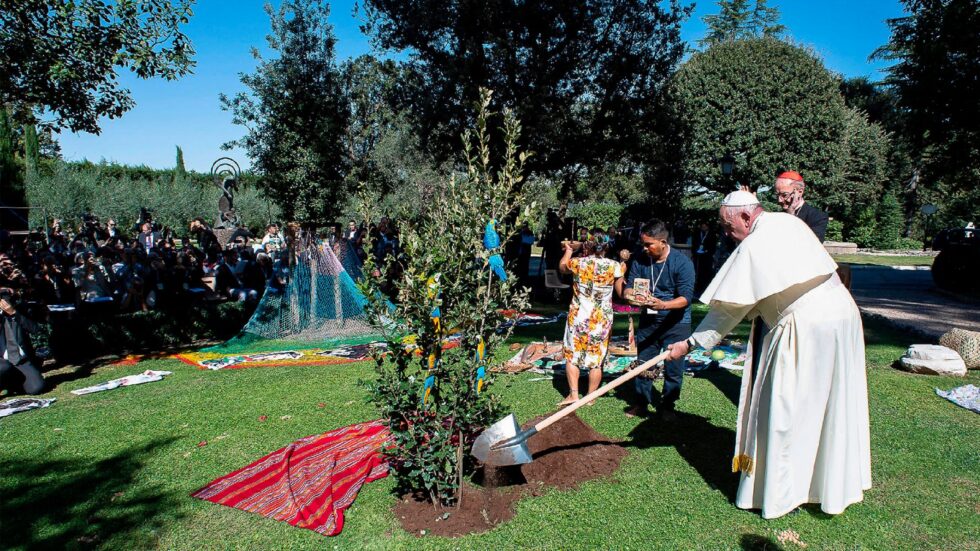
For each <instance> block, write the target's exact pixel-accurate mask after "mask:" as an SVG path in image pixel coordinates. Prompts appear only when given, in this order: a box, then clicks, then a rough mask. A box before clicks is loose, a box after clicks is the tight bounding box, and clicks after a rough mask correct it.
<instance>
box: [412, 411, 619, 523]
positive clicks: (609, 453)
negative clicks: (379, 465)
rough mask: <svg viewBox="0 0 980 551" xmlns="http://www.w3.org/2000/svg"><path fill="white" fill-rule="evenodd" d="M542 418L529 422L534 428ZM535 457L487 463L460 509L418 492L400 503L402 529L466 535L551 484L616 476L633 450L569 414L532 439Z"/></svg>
mask: <svg viewBox="0 0 980 551" xmlns="http://www.w3.org/2000/svg"><path fill="white" fill-rule="evenodd" d="M541 419H543V417H542V418H538V419H534V420H532V421H530V422H529V423H527V424H526V425H525V427H529V426H531V425H533V424H535V423H537V422H538V421H539V420H541ZM528 447H529V448H530V449H531V454H532V455H533V457H534V461H532V462H531V463H528V464H527V465H518V466H513V467H501V468H492V467H486V468H485V469H484V471H483V472H481V473H477V476H476V477H475V479H476V480H475V481H476V482H477V484H479V486H475V487H474V486H469V485H467V486H466V487H465V488H464V489H463V498H462V502H461V503H460V504H459V506H458V507H441V506H440V507H433V505H432V503H431V502H429V501H427V500H425V499H420V498H417V497H413V496H405V497H403V498H402V499H401V500H400V501H399V502H398V503H397V504H396V505H395V507H394V509H393V510H394V513H395V516H396V517H397V518H398V520H399V522H401V524H402V527H403V528H404V529H405V530H406V531H408V532H409V533H412V534H415V535H419V536H420V535H438V536H448V537H454V536H461V535H464V534H472V533H476V532H484V531H487V530H490V529H491V528H493V527H494V526H496V525H498V524H500V523H502V522H506V521H507V520H509V519H510V518H511V517H513V516H514V504H515V503H516V502H517V501H518V500H520V499H521V498H523V497H527V496H534V495H539V494H541V493H542V492H544V491H545V490H547V489H548V488H557V489H559V490H567V489H570V488H575V487H576V486H578V485H579V484H580V483H582V482H585V481H587V480H595V479H598V478H607V477H610V476H612V475H613V473H615V472H616V470H617V469H619V464H620V462H621V461H622V460H623V458H624V457H626V454H627V453H628V452H627V450H626V449H625V448H623V447H622V446H620V445H619V443H618V442H616V441H613V440H610V439H609V438H606V437H605V436H603V435H601V434H599V433H598V432H596V431H595V429H593V428H592V427H590V426H589V425H587V424H585V423H584V422H583V421H582V420H581V419H579V418H578V417H577V416H576V415H574V414H573V415H569V416H568V417H565V418H564V419H562V420H561V421H558V422H557V423H555V424H554V425H552V426H550V427H548V428H547V429H545V430H544V431H542V432H540V433H538V434H536V435H535V436H533V437H532V438H531V439H530V440H529V441H528Z"/></svg>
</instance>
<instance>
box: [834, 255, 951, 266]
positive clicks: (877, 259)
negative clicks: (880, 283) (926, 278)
mask: <svg viewBox="0 0 980 551" xmlns="http://www.w3.org/2000/svg"><path fill="white" fill-rule="evenodd" d="M833 257H834V261H835V262H837V263H838V264H865V265H869V266H932V261H933V260H934V259H935V258H934V257H932V256H886V255H877V254H835V255H833Z"/></svg>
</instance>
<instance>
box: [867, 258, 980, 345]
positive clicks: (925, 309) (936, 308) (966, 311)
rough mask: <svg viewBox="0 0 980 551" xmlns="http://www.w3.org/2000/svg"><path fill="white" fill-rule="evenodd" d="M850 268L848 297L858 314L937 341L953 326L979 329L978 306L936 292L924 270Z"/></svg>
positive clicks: (979, 315) (926, 269)
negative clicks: (881, 320) (850, 276)
mask: <svg viewBox="0 0 980 551" xmlns="http://www.w3.org/2000/svg"><path fill="white" fill-rule="evenodd" d="M911 268H915V267H909V266H902V267H895V268H891V267H888V266H852V267H851V270H852V274H853V275H852V282H851V294H852V295H853V296H854V301H855V302H857V305H858V307H859V308H860V309H861V311H862V312H864V313H866V314H871V315H878V316H882V317H884V318H886V319H887V320H889V321H890V322H892V323H893V324H894V325H897V326H901V327H904V328H907V329H911V330H913V331H915V332H918V333H920V334H921V335H923V336H924V337H928V338H930V339H933V340H938V339H939V337H940V336H941V335H942V334H943V333H945V332H946V331H949V330H950V329H952V328H954V327H959V328H962V329H968V330H971V331H977V330H980V305H978V304H976V303H971V302H964V301H960V300H957V299H956V298H954V297H951V296H949V295H945V294H943V293H941V292H940V291H938V290H937V289H936V287H935V285H934V284H933V282H932V271H931V270H929V269H928V268H927V267H918V268H919V269H911Z"/></svg>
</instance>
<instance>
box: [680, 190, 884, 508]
mask: <svg viewBox="0 0 980 551" xmlns="http://www.w3.org/2000/svg"><path fill="white" fill-rule="evenodd" d="M720 216H721V220H722V224H723V226H724V229H725V232H726V233H727V234H728V235H730V236H731V237H732V238H733V239H735V240H736V241H739V245H738V247H737V248H736V249H735V251H734V252H733V253H732V255H731V256H730V257H729V258H728V261H727V262H725V264H724V266H722V267H721V269H720V270H719V271H718V274H717V275H716V276H715V278H714V280H712V282H711V284H710V285H709V286H708V288H707V289H706V290H705V292H704V294H703V295H702V296H701V302H704V303H706V304H709V305H710V306H711V310H710V311H709V312H708V315H707V316H706V317H705V318H704V320H703V321H702V322H701V324H700V325H699V326H698V328H697V329H696V330H695V332H694V334H693V335H692V336H691V338H690V339H688V340H687V341H681V342H678V343H674V344H672V345H670V347H669V348H670V352H671V358H672V359H673V358H679V357H683V356H684V355H686V354H687V353H688V352H689V351H690V350H691V349H692V348H694V347H695V346H701V347H703V348H705V349H711V348H712V347H714V346H715V345H716V344H718V341H720V340H721V338H722V337H723V336H725V335H726V334H727V333H728V332H729V331H731V330H732V329H733V328H734V327H735V326H736V325H737V324H738V322H739V321H741V320H742V319H743V318H751V319H754V318H761V319H762V320H763V321H765V324H766V325H767V326H768V327H769V328H770V329H769V332H768V333H766V334H764V335H763V334H761V332H758V331H756V330H755V329H756V328H757V327H758V326H759V325H761V324H755V325H754V327H753V335H752V337H750V339H749V341H750V342H749V347H748V351H747V354H746V357H747V358H749V359H748V360H747V361H746V366H745V371H744V372H743V375H742V391H741V399H740V400H739V407H738V427H737V436H736V438H735V454H734V460H733V461H732V470H733V471H734V472H741V477H740V480H739V486H738V493H737V495H736V498H735V504H736V505H737V506H738V507H740V508H742V509H761V510H762V516H763V517H764V518H767V519H769V518H776V517H780V516H782V515H785V514H786V513H789V512H790V511H792V510H793V509H795V508H796V507H797V506H799V505H802V504H804V503H820V508H821V510H823V511H824V512H825V513H829V514H838V513H841V512H843V511H844V509H845V508H846V507H847V506H848V505H850V504H852V503H856V502H858V501H861V499H862V498H863V492H864V490H867V489H869V488H871V441H870V431H869V421H868V383H867V376H866V374H865V366H864V330H863V328H862V326H861V316H860V313H859V312H858V309H857V306H856V305H855V304H854V300H853V299H852V298H851V295H850V293H849V292H848V291H847V289H845V288H844V286H843V285H842V284H841V282H840V279H839V278H838V277H837V274H836V268H837V265H836V264H835V263H834V261H833V259H831V258H830V255H829V254H827V251H826V250H825V249H824V248H823V245H821V244H820V242H819V241H818V240H817V238H816V237H815V236H814V235H813V232H812V231H810V228H809V227H807V225H806V224H805V223H803V222H802V221H801V220H800V219H798V218H796V217H795V216H792V215H789V214H785V213H774V212H765V211H764V210H763V209H762V207H761V206H760V205H759V201H758V199H757V198H756V197H755V195H754V194H752V193H749V192H746V191H736V192H733V193H730V194H729V195H728V196H727V197H725V199H724V200H723V201H722V206H721V211H720ZM756 333H759V334H756ZM753 359H755V361H753Z"/></svg>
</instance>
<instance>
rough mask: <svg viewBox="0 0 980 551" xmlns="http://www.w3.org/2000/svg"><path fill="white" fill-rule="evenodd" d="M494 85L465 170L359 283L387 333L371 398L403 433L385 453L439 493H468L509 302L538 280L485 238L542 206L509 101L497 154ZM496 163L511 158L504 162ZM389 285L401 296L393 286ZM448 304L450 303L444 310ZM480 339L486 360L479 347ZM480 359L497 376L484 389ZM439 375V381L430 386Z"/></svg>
mask: <svg viewBox="0 0 980 551" xmlns="http://www.w3.org/2000/svg"><path fill="white" fill-rule="evenodd" d="M490 97H491V96H490V93H489V92H488V91H481V102H480V103H479V104H478V105H477V107H478V115H477V117H476V124H475V129H474V131H473V132H467V133H465V134H464V136H463V141H464V150H465V152H466V159H467V169H466V172H465V173H451V174H450V175H448V176H443V183H442V184H441V185H440V186H439V188H438V191H437V192H436V193H433V194H432V196H431V197H430V198H429V201H428V203H426V204H424V205H423V204H420V205H417V207H418V210H417V211H416V212H415V214H414V216H412V217H410V218H404V219H401V220H399V221H398V224H399V239H400V243H401V246H402V254H401V255H399V257H397V258H395V257H394V255H392V256H389V257H388V263H387V264H386V265H384V266H377V265H375V263H374V260H373V258H372V257H370V256H369V258H368V260H367V261H366V262H365V264H364V274H365V277H364V278H363V280H362V281H361V282H360V283H359V285H360V288H361V290H362V292H363V293H364V296H366V297H368V300H369V303H368V306H367V310H368V313H369V317H370V319H371V321H372V324H374V325H375V326H376V327H377V328H378V329H379V330H381V331H382V332H383V333H384V334H385V340H386V341H387V344H388V346H387V350H386V352H385V353H384V354H378V355H377V356H376V357H375V363H376V371H377V374H378V378H377V380H376V381H373V382H371V383H369V384H368V388H369V390H370V394H371V401H372V402H373V403H374V405H375V406H376V407H377V408H378V410H379V411H380V412H381V416H382V419H384V420H386V421H387V422H388V425H389V429H390V430H391V434H392V438H391V443H392V446H391V447H390V448H388V449H387V450H386V452H385V453H387V454H388V455H389V456H390V458H391V462H392V466H393V467H394V472H395V474H396V478H397V483H398V486H399V489H400V490H401V491H411V492H421V493H422V494H423V495H425V496H428V498H429V499H431V501H432V502H433V503H437V502H442V503H452V502H454V501H455V500H456V499H458V498H459V490H460V487H461V485H462V483H463V480H464V477H465V476H466V475H468V474H470V472H471V467H472V466H473V465H472V462H471V459H470V455H469V451H470V448H471V447H472V445H473V441H474V439H475V438H476V437H477V436H478V435H479V433H480V432H481V431H482V430H483V429H484V428H485V427H487V426H488V425H489V424H491V423H493V422H494V421H496V417H497V415H498V412H499V407H498V406H499V400H498V398H497V396H496V395H495V394H494V393H493V392H492V390H491V388H492V383H493V379H494V376H493V375H492V374H491V373H490V369H491V368H492V367H493V364H494V363H495V362H494V361H493V358H494V357H495V353H496V350H497V347H498V345H500V344H501V343H503V342H504V340H506V339H507V337H508V336H509V335H510V330H508V331H504V332H501V333H498V332H497V327H498V326H499V325H500V324H501V323H502V322H503V321H504V320H505V317H504V315H503V313H502V311H504V310H513V311H517V312H523V311H526V310H527V308H528V307H529V303H528V298H527V290H526V289H525V290H521V289H519V288H518V287H517V280H516V278H515V277H514V275H513V274H508V276H509V277H508V278H507V279H506V280H501V279H499V278H498V277H497V276H496V275H495V274H494V273H493V271H492V270H491V268H490V265H489V259H490V257H491V256H492V255H499V254H501V253H502V251H503V247H502V246H500V247H496V248H494V249H491V250H487V249H486V248H485V247H484V245H483V237H484V230H485V226H486V225H487V223H488V222H490V221H491V220H494V221H496V231H497V232H498V233H499V236H500V238H501V245H502V244H503V243H504V242H506V240H507V238H508V236H509V235H511V234H512V233H513V232H514V228H515V227H518V226H519V225H520V224H521V223H522V222H523V221H524V220H526V219H533V217H534V214H535V213H534V205H533V204H525V203H524V202H523V196H522V194H521V193H519V192H518V189H519V186H520V184H521V182H522V180H523V175H522V172H523V166H524V162H525V160H526V159H527V155H526V154H525V153H519V152H518V151H517V146H516V144H517V139H518V137H519V136H520V124H519V123H518V122H517V120H516V119H515V118H514V116H513V114H511V113H509V112H505V113H504V114H503V117H502V118H503V127H502V128H503V134H504V136H503V146H502V149H500V150H496V148H494V149H495V151H496V153H495V154H493V155H492V154H491V148H492V146H491V140H490V134H489V131H488V120H489V117H490V112H489V104H490ZM491 157H493V158H494V159H495V160H496V159H499V161H498V162H492V161H491ZM493 166H499V167H500V168H499V170H498V171H496V172H494V171H493ZM371 208H373V205H366V209H365V210H366V211H368V212H369V211H370V210H371ZM387 284H390V287H388V286H387ZM386 288H388V289H389V293H391V294H392V295H393V297H394V302H395V305H394V306H392V304H391V303H389V302H388V297H387V296H386V295H385V294H383V292H382V291H383V290H384V289H386ZM437 308H438V309H439V313H440V314H441V315H440V316H439V318H437V319H436V318H434V317H433V312H434V311H435V309H437ZM450 335H455V336H456V337H458V338H459V339H460V340H459V346H458V347H456V348H453V349H450V350H445V351H444V350H443V338H445V337H447V336H450ZM406 337H407V338H408V339H409V341H406V340H405V339H406ZM406 342H410V343H411V344H412V346H407V345H406ZM481 346H485V358H486V359H485V360H481V359H479V350H480V347H481ZM481 366H482V367H484V368H485V371H486V376H485V379H484V381H483V385H482V390H478V384H479V380H478V369H479V368H480V367H481ZM429 376H432V377H434V381H435V382H434V384H433V385H432V387H431V395H430V396H429V397H428V398H427V397H426V388H425V386H424V385H425V380H426V379H427V378H428V377H429Z"/></svg>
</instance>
